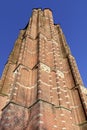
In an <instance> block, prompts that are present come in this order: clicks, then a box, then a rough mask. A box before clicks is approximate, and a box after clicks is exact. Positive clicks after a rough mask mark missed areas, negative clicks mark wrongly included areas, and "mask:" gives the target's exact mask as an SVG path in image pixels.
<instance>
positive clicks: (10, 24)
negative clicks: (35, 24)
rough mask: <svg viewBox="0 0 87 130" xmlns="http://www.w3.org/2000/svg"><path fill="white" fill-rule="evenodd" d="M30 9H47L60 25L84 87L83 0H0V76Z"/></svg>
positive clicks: (86, 33)
mask: <svg viewBox="0 0 87 130" xmlns="http://www.w3.org/2000/svg"><path fill="white" fill-rule="evenodd" d="M33 8H42V9H43V8H50V9H51V10H52V11H53V17H54V22H55V23H56V24H57V23H58V24H60V25H61V27H62V30H63V32H64V34H65V37H66V40H67V43H68V45H69V46H70V48H71V51H72V54H73V55H74V57H75V59H76V61H77V65H78V68H79V71H80V74H81V76H82V79H83V82H84V84H85V86H86V87H87V58H86V57H87V0H0V76H1V74H2V71H3V68H4V65H5V63H6V61H7V58H8V56H9V54H10V52H11V50H12V48H13V46H14V43H15V40H16V39H17V36H18V34H19V30H20V29H22V28H24V27H25V26H26V24H27V23H28V21H29V18H30V16H31V12H32V9H33Z"/></svg>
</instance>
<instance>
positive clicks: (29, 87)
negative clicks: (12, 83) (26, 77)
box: [16, 82, 37, 89]
mask: <svg viewBox="0 0 87 130" xmlns="http://www.w3.org/2000/svg"><path fill="white" fill-rule="evenodd" d="M16 84H18V85H19V86H21V87H23V88H26V89H32V88H35V87H36V86H37V84H35V85H32V86H28V87H27V86H25V85H22V84H20V83H19V82H16ZM16 89H17V88H16Z"/></svg>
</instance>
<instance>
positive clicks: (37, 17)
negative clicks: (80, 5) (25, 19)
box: [0, 9, 87, 130]
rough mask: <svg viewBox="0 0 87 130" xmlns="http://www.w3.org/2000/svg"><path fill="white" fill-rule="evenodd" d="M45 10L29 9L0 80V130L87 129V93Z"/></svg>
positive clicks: (60, 33)
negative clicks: (31, 10) (27, 18)
mask: <svg viewBox="0 0 87 130" xmlns="http://www.w3.org/2000/svg"><path fill="white" fill-rule="evenodd" d="M83 86H84V85H83V83H82V80H81V77H80V73H79V71H78V68H77V65H76V62H75V58H74V57H73V56H72V54H71V52H70V49H69V47H68V45H67V43H66V40H65V37H64V34H63V32H62V29H61V27H60V26H59V25H55V24H54V22H53V17H52V12H51V11H50V10H49V9H45V10H43V11H42V10H41V9H34V10H33V13H32V17H31V18H30V22H29V23H28V25H27V27H26V28H25V29H23V30H21V31H20V34H19V36H18V39H17V40H16V42H15V45H14V48H13V50H12V52H11V54H10V56H9V58H8V61H7V63H6V65H5V68H4V71H3V74H2V77H1V80H0V101H1V102H0V130H87V89H86V88H85V87H83Z"/></svg>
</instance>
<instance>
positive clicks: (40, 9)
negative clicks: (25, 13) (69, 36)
mask: <svg viewBox="0 0 87 130" xmlns="http://www.w3.org/2000/svg"><path fill="white" fill-rule="evenodd" d="M45 10H48V11H50V12H53V11H52V10H51V9H50V8H44V9H42V8H33V9H32V11H45Z"/></svg>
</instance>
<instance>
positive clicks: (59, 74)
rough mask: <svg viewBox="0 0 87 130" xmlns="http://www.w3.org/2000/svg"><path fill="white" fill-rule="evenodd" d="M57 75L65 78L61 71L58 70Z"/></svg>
mask: <svg viewBox="0 0 87 130" xmlns="http://www.w3.org/2000/svg"><path fill="white" fill-rule="evenodd" d="M57 74H58V76H59V77H61V78H64V73H63V72H62V71H60V70H57Z"/></svg>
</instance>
